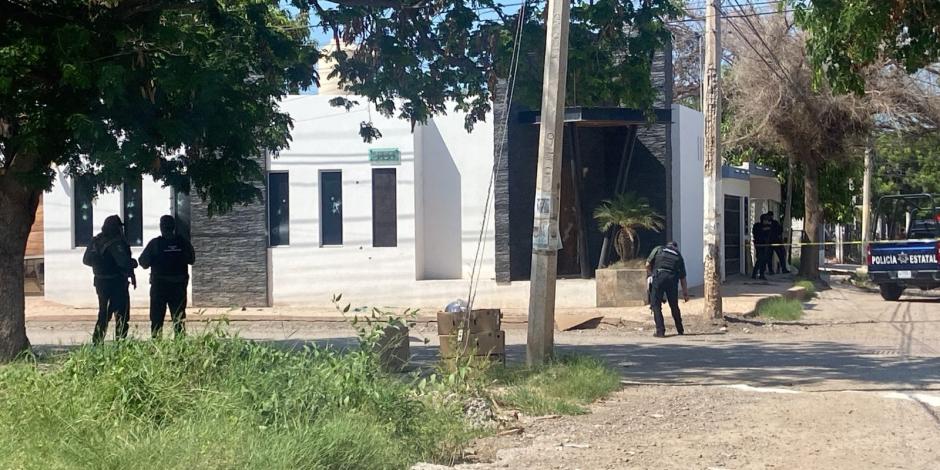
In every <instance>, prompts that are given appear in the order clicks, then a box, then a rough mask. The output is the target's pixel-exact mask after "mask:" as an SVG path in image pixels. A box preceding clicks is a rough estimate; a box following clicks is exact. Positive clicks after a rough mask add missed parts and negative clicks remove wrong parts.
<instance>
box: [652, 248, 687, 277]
mask: <svg viewBox="0 0 940 470" xmlns="http://www.w3.org/2000/svg"><path fill="white" fill-rule="evenodd" d="M680 259H682V258H681V257H680V255H679V252H678V251H676V250H673V249H672V248H663V249H662V250H659V253H657V254H656V258H655V260H654V261H655V263H656V264H654V265H653V266H655V268H656V269H657V270H658V269H665V270H668V271H672V272H678V271H679V260H680Z"/></svg>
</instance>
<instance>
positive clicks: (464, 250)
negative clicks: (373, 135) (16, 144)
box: [45, 95, 780, 309]
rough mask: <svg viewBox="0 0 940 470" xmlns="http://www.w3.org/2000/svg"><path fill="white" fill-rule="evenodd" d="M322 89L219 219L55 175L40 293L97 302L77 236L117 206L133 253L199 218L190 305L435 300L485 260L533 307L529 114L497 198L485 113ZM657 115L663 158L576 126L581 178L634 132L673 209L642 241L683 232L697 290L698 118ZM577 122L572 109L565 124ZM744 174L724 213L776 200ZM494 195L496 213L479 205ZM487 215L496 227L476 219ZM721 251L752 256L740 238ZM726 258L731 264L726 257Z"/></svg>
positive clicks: (145, 189)
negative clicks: (258, 184)
mask: <svg viewBox="0 0 940 470" xmlns="http://www.w3.org/2000/svg"><path fill="white" fill-rule="evenodd" d="M329 98H330V97H329V96H307V95H304V96H291V97H288V98H286V99H285V100H284V101H283V103H282V108H283V109H284V110H285V111H286V112H288V113H289V114H290V115H291V117H292V118H293V120H294V129H293V131H292V142H291V144H290V147H289V148H287V149H285V150H283V151H282V152H281V153H280V155H277V156H276V157H275V158H272V157H270V156H269V157H267V158H266V160H265V161H264V164H265V167H266V169H267V171H268V181H267V182H266V185H265V187H266V192H267V194H268V198H267V201H266V202H264V203H259V204H255V205H253V206H250V207H247V208H236V210H235V211H234V212H233V213H232V214H229V215H226V216H223V217H216V218H212V219H209V218H207V217H206V215H205V210H204V207H203V205H202V204H201V201H197V200H193V201H191V202H190V201H188V198H185V197H181V196H180V197H174V193H173V191H172V190H171V189H169V188H163V187H161V186H160V185H158V184H156V183H153V182H152V181H150V180H149V179H145V181H144V182H143V183H142V184H141V185H140V187H139V188H136V190H135V188H134V187H133V185H129V186H127V187H125V188H123V189H120V190H117V191H115V192H112V193H107V194H103V195H101V196H99V197H98V199H97V200H95V201H93V202H92V203H91V204H89V202H90V201H85V200H83V198H82V196H81V193H82V192H81V185H80V184H76V182H74V181H71V180H69V179H68V178H66V177H65V176H60V177H59V179H58V181H57V184H56V185H55V187H54V188H53V189H52V190H51V192H50V193H48V194H47V195H46V196H45V264H46V270H45V272H46V273H45V275H46V285H45V296H46V298H47V299H49V300H52V301H55V302H60V303H63V304H68V305H74V306H82V307H93V306H95V296H94V292H93V288H92V275H91V270H90V269H89V268H87V267H86V266H84V265H82V263H81V257H82V252H83V250H84V249H83V248H82V246H83V245H84V243H85V241H87V238H88V237H89V236H90V234H91V233H92V231H93V232H95V233H96V232H97V231H98V229H99V228H100V226H101V223H102V221H103V220H104V218H105V217H106V216H108V215H111V214H119V215H121V216H122V218H123V219H124V220H125V222H126V223H127V226H128V233H129V238H130V239H133V240H135V241H137V243H134V244H135V247H134V251H135V254H138V253H139V251H140V249H141V247H140V245H141V244H144V243H146V241H147V240H149V239H150V238H152V237H155V236H157V235H158V232H159V230H158V227H157V223H158V219H159V217H160V216H161V215H164V214H168V213H174V214H178V216H180V217H181V218H182V219H183V220H184V222H188V224H189V225H191V227H192V228H191V236H192V240H193V244H194V246H195V247H196V250H197V263H196V266H195V267H194V268H193V282H192V286H191V290H192V300H193V302H194V304H195V306H196V307H199V306H213V307H218V306H223V307H225V306H233V307H238V306H243V305H245V306H265V305H275V306H290V305H305V306H316V307H327V306H329V304H330V299H331V297H332V295H333V294H339V293H342V294H343V296H344V301H348V302H351V303H352V304H353V305H373V306H379V307H419V308H439V307H440V306H442V305H444V304H445V303H447V302H448V301H451V300H453V299H456V298H466V297H467V296H468V292H469V289H470V278H471V273H472V272H473V269H474V265H475V264H474V262H475V260H476V266H477V268H478V270H479V273H480V274H479V280H478V282H477V284H476V288H477V295H476V305H485V306H489V307H499V308H517V309H524V308H526V306H527V302H528V281H527V272H525V273H522V275H521V276H520V275H518V273H514V272H512V269H515V268H512V269H511V267H512V266H516V265H518V266H522V267H524V266H525V263H526V262H527V259H526V258H528V257H529V256H530V255H529V254H528V253H527V252H525V251H524V249H525V244H526V237H529V238H528V239H529V240H531V218H532V216H531V214H532V206H531V202H528V203H527V202H525V201H524V200H522V199H520V198H521V197H523V196H526V194H527V193H528V192H531V190H530V189H529V188H528V185H529V183H527V182H525V181H523V182H522V183H520V182H519V181H522V180H519V178H522V179H523V180H525V179H526V178H527V176H526V175H527V174H528V173H527V172H529V166H531V161H530V157H528V156H526V155H529V154H531V153H532V152H533V151H534V150H533V149H532V148H529V144H528V143H527V140H526V139H530V138H531V136H532V135H533V129H534V134H537V128H538V125H537V124H533V123H532V122H529V121H525V119H530V118H531V116H530V117H529V118H526V117H525V116H522V117H520V116H521V115H520V114H518V113H516V114H513V113H512V112H511V113H510V118H511V120H514V121H513V122H516V123H517V124H516V127H517V128H518V129H521V130H520V131H519V132H518V134H516V135H517V136H521V137H518V138H516V137H513V134H512V133H510V135H509V137H508V141H509V142H508V149H509V150H504V151H505V154H507V155H509V160H510V161H508V162H505V163H506V168H508V170H507V171H506V173H501V174H499V175H497V177H496V183H497V184H496V186H497V188H496V189H495V191H494V194H493V195H491V196H490V197H489V198H488V197H487V196H488V192H489V190H490V181H491V176H492V173H493V169H494V165H495V164H496V163H497V158H494V155H497V151H496V150H500V149H503V147H504V146H498V145H494V131H493V129H494V127H493V126H494V124H493V123H494V119H493V117H492V115H491V116H487V119H486V122H481V123H479V124H478V125H477V126H476V128H475V129H474V131H473V132H472V133H468V132H467V131H466V130H464V127H463V123H464V119H463V116H462V115H461V114H460V113H451V114H448V115H446V116H439V117H436V118H434V119H433V120H431V121H429V122H428V123H427V124H426V125H420V126H417V127H416V128H415V129H414V132H412V130H411V126H410V124H409V123H408V122H405V121H401V120H397V119H385V118H382V117H381V116H380V115H379V114H378V113H376V112H375V110H374V109H373V110H370V109H369V108H368V107H367V106H365V105H360V106H357V107H354V108H353V109H351V110H350V111H348V112H347V111H346V110H344V109H339V108H334V107H331V106H330V105H329V104H328V101H329ZM362 101H363V102H365V100H362ZM582 111H583V113H582V114H584V115H586V113H588V111H589V110H586V109H585V110H580V108H579V112H582ZM608 111H609V110H608ZM658 113H659V115H660V116H662V118H661V123H660V124H657V126H659V127H660V128H661V130H664V132H660V135H663V134H664V135H665V136H666V142H668V143H667V144H666V145H665V146H660V147H663V148H665V149H666V150H665V152H667V153H666V155H668V156H667V157H665V158H659V157H658V156H657V155H658V154H657V152H661V151H662V150H661V149H660V150H656V148H657V147H656V143H655V142H654V143H648V142H650V141H649V140H648V136H646V135H645V134H643V132H644V131H643V129H642V126H638V125H637V124H636V123H635V122H634V123H632V124H630V125H629V126H626V127H625V126H624V125H623V123H622V122H620V121H617V122H613V121H610V122H608V121H603V122H607V123H608V124H610V126H609V127H605V128H604V130H603V131H596V132H603V135H602V134H597V135H596V136H595V134H590V133H589V132H595V130H596V129H597V126H598V122H600V121H597V120H594V121H591V123H590V125H589V126H585V127H584V129H585V130H584V131H583V132H586V133H585V134H583V136H585V137H587V138H590V139H589V140H591V142H588V143H586V144H585V145H583V148H584V149H585V156H583V158H584V162H585V163H584V166H583V168H582V171H581V172H579V173H581V174H583V175H586V176H585V178H589V177H594V178H596V177H601V176H603V175H600V173H603V169H601V170H599V171H600V173H598V172H595V173H594V174H593V176H591V175H589V173H590V172H589V171H588V170H589V168H590V167H591V165H592V163H591V162H590V161H588V160H590V159H591V158H595V156H596V155H601V154H604V155H607V157H603V156H597V157H596V162H595V163H597V164H598V165H602V164H603V161H604V158H607V159H608V160H610V158H608V157H610V155H615V156H619V155H620V150H619V146H621V145H624V142H628V140H626V139H627V137H628V136H629V135H630V134H629V132H630V131H629V129H631V128H632V129H635V131H634V132H636V133H638V134H639V137H638V142H639V143H637V144H636V145H637V148H638V149H645V150H644V151H643V152H645V153H643V152H641V153H640V154H638V156H637V157H636V159H635V160H633V163H632V164H628V165H627V167H628V170H629V167H630V165H633V166H634V167H635V169H634V174H633V175H631V176H630V177H629V178H628V179H627V182H629V183H630V184H634V182H637V183H636V184H637V185H638V187H640V186H643V185H644V184H646V185H647V186H648V187H649V189H646V190H645V191H647V193H650V194H654V195H656V194H660V195H664V197H661V198H659V199H657V201H658V202H657V203H658V204H667V205H666V206H665V211H664V212H665V213H666V215H667V221H668V230H667V233H665V234H662V235H661V236H660V237H661V239H660V240H655V239H650V240H649V242H648V243H650V244H656V243H661V242H662V241H664V239H665V238H667V237H669V238H673V239H675V240H677V241H678V242H679V244H680V247H681V249H682V251H683V253H684V254H685V257H686V259H687V267H688V270H689V279H690V284H691V285H699V284H701V283H702V237H701V227H702V212H703V211H702V196H703V189H702V175H703V170H702V165H703V162H702V138H701V133H702V117H701V114H700V113H698V112H696V111H693V110H690V109H688V108H684V107H682V106H673V107H672V108H671V110H660V111H658ZM618 116H620V115H618ZM621 117H622V116H621ZM621 117H618V118H617V119H621ZM517 118H518V119H517ZM504 119H505V118H504ZM583 119H586V118H584V116H580V117H577V118H572V124H571V125H572V127H576V126H577V125H578V123H579V122H582V121H579V120H583ZM603 119H606V118H603ZM603 119H602V120H603ZM370 120H371V121H372V122H373V123H374V125H375V126H376V127H377V128H378V129H380V131H381V132H382V135H383V137H382V138H381V139H380V140H378V141H376V142H373V143H365V142H363V141H362V139H361V137H360V136H359V126H360V123H361V122H363V121H370ZM611 123H612V124H611ZM630 126H632V127H630ZM512 127H513V126H510V128H511V129H512ZM654 127H655V126H654ZM654 130H655V129H654ZM573 132H577V131H573ZM605 136H606V137H605ZM603 139H607V140H609V141H610V142H615V141H616V142H620V143H617V144H616V145H614V147H617V148H616V149H614V150H616V153H615V154H614V153H611V152H612V150H611V148H613V147H611V146H608V147H610V148H608V149H607V150H610V151H605V150H604V149H603V148H602V147H604V145H607V144H605V143H603V142H601V141H602V140H603ZM617 139H620V140H617ZM604 142H606V141H604ZM591 145H595V147H597V148H594V147H591ZM514 146H515V150H514ZM590 152H594V153H590ZM604 152H606V154H605V153H604ZM575 153H577V152H575ZM595 154H596V155H595ZM631 154H632V152H631ZM520 155H521V156H520ZM566 155H568V154H567V153H566ZM624 155H626V153H624ZM644 155H645V156H644ZM567 158H568V157H566V159H567ZM644 158H645V159H646V160H644ZM566 161H567V160H566ZM663 161H665V162H667V163H666V164H665V168H668V170H667V171H668V173H665V174H662V175H660V176H657V177H654V176H651V175H653V174H652V173H645V171H647V170H649V169H650V168H652V169H653V170H656V168H659V170H656V171H659V172H660V173H661V172H662V171H663V168H664V166H663V164H662V162H663ZM514 162H515V163H514ZM519 162H522V163H519ZM644 162H646V163H644ZM499 163H500V164H502V163H504V162H502V161H500V162H499ZM520 165H521V166H520ZM526 165H528V166H526ZM644 165H647V166H644ZM649 165H652V166H649ZM519 168H522V170H520V169H519ZM523 170H524V171H523ZM653 170H649V171H653ZM532 171H534V169H533V170H532ZM667 174H668V175H669V177H668V178H666V177H665V175H667ZM60 175H61V173H60ZM520 175H521V176H520ZM749 176H750V178H749V180H741V179H738V178H736V177H734V176H733V175H732V176H731V177H728V176H726V180H725V192H726V199H725V201H726V208H731V207H732V206H734V204H737V206H736V207H738V208H739V211H741V210H743V207H748V206H747V204H748V202H747V199H748V198H750V201H754V200H755V199H757V200H761V201H763V200H770V201H777V202H779V199H780V195H779V185H778V186H777V187H776V189H774V188H772V187H770V186H767V185H765V184H764V183H765V181H763V179H762V178H766V177H765V176H764V175H761V174H755V173H754V172H751V173H750V175H749ZM657 178H664V181H662V180H660V179H657ZM608 179H610V177H609V176H608ZM767 179H768V180H769V178H767ZM585 181H588V180H587V179H585ZM592 181H593V180H592ZM611 181H612V179H611ZM647 183H648V184H647ZM747 183H749V185H748V184H747ZM774 183H775V181H774ZM533 184H534V183H533ZM76 186H78V188H76ZM765 186H766V187H765ZM771 186H772V185H771ZM664 188H669V191H668V192H664V191H663V190H664ZM533 189H534V187H533ZM592 190H593V188H585V189H584V193H583V194H585V195H587V196H591V194H592V193H591V191H592ZM774 191H776V192H774ZM594 196H596V197H598V198H599V197H601V196H603V194H602V193H600V192H598V193H597V194H595V195H594ZM592 197H593V196H592ZM733 198H738V199H733ZM487 200H489V207H486V206H485V204H486V201H487ZM520 201H522V202H520ZM527 204H528V206H527ZM582 204H586V203H585V202H584V201H582ZM751 205H752V206H753V204H751ZM487 209H488V210H489V211H490V212H489V217H488V223H487V225H486V226H485V227H483V226H482V224H483V220H484V210H487ZM586 209H587V210H588V211H590V210H592V208H591V207H586ZM575 212H576V211H575ZM519 214H522V216H520V215H519ZM89 215H90V217H89ZM727 215H729V214H727V213H726V216H727ZM739 215H740V216H739V217H738V221H739V225H740V227H739V229H738V230H737V231H738V233H739V237H740V240H744V239H746V232H747V230H746V226H747V220H750V219H745V218H744V216H743V215H741V214H739ZM526 216H527V217H528V219H526V218H525V217H526ZM564 217H566V216H565V215H563V218H564ZM567 217H569V218H570V216H567ZM582 217H584V216H582ZM187 219H188V220H187ZM569 220H574V219H569ZM726 220H728V219H726ZM572 223H573V222H572ZM578 223H580V224H582V225H580V227H582V229H579V230H581V232H580V233H584V234H586V235H584V238H585V239H586V240H588V241H585V242H584V245H583V246H584V250H583V253H589V254H590V256H591V257H593V259H592V260H591V261H590V263H587V264H588V265H589V266H588V267H590V268H591V269H592V270H591V273H593V268H594V267H596V266H597V263H596V262H595V261H593V260H596V259H597V258H596V257H594V255H595V254H596V253H594V252H592V251H591V250H594V246H595V245H597V243H598V242H599V240H600V239H601V238H602V237H603V235H602V234H600V233H599V232H596V229H593V228H592V227H594V225H595V224H594V223H593V221H592V220H584V219H579V222H578ZM481 229H482V238H481V237H480V235H481ZM526 232H528V235H527V234H526ZM595 232H596V233H595ZM520 233H521V234H522V235H519V234H520ZM727 233H728V231H727V230H726V234H727ZM481 240H482V246H481V252H480V256H479V257H477V256H476V254H477V248H478V246H479V242H480V241H481ZM574 245H577V243H570V244H569V245H568V249H570V250H575V246H574ZM738 245H740V243H739V244H738ZM725 246H726V250H727V249H728V247H732V249H737V250H738V251H739V257H741V256H743V251H744V247H743V246H737V248H734V246H732V245H729V244H727V243H726V245H725ZM520 247H521V248H520ZM529 247H531V245H529ZM595 251H596V250H595ZM577 253H578V255H577V256H575V255H572V256H574V259H575V260H576V261H575V262H577V260H578V259H580V257H583V256H586V255H584V254H581V253H582V250H581V248H578V249H577ZM591 263H593V264H591ZM725 265H726V266H731V264H729V263H728V262H726V263H725ZM738 271H741V270H740V269H739V270H738ZM146 274H147V273H146V271H140V270H139V271H138V277H139V278H140V287H139V288H138V289H137V290H136V291H134V292H133V293H132V302H133V304H134V305H137V306H144V305H146V303H147V300H148V299H147V293H148V289H147V281H146ZM520 277H521V278H520ZM573 277H576V278H566V279H561V280H559V282H558V292H557V304H558V307H559V308H586V307H593V306H594V305H595V290H594V280H593V279H592V277H593V276H592V275H588V276H581V275H577V276H573ZM497 281H499V282H497Z"/></svg>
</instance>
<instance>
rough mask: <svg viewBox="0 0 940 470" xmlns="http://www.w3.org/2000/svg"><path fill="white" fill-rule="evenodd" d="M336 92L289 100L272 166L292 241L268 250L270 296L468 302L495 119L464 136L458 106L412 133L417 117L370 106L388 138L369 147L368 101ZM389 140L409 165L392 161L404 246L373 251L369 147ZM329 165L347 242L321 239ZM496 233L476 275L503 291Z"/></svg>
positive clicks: (289, 300) (287, 300) (284, 300)
mask: <svg viewBox="0 0 940 470" xmlns="http://www.w3.org/2000/svg"><path fill="white" fill-rule="evenodd" d="M328 100H329V97H325V96H292V97H289V98H287V99H286V100H285V101H284V102H283V109H284V110H285V111H287V112H288V113H290V115H291V117H292V118H293V119H294V131H293V133H292V136H293V141H292V142H291V144H290V147H289V148H287V149H285V150H283V151H282V152H281V153H280V155H279V156H278V157H277V158H274V159H272V160H271V161H270V170H271V171H287V172H288V174H289V181H290V245H289V246H278V247H272V248H271V273H272V281H271V284H272V288H273V291H272V298H273V300H274V304H275V305H276V306H277V305H321V306H322V305H328V304H329V300H330V297H331V295H332V294H334V293H343V295H344V297H345V299H347V300H348V301H350V302H352V303H354V304H363V305H366V304H368V305H379V306H381V305H383V304H384V305H386V306H393V307H399V306H416V307H428V306H434V307H440V306H442V305H443V304H444V303H446V302H447V301H449V300H453V299H454V298H457V297H461V298H465V297H466V296H467V290H468V287H469V284H468V282H469V278H470V273H471V270H472V266H473V260H474V255H475V253H476V248H477V241H478V236H479V233H480V226H481V223H482V221H483V208H484V202H485V199H486V194H487V189H488V184H489V178H490V172H491V170H492V166H493V146H492V142H493V125H492V122H491V119H490V120H488V122H485V123H479V124H478V125H477V126H476V128H475V129H474V131H473V133H467V131H466V130H465V129H464V128H463V122H464V120H463V114H461V113H456V112H455V113H451V114H448V115H446V116H439V117H436V118H435V119H434V120H433V121H431V122H429V123H428V124H427V125H425V126H418V127H417V128H416V129H415V132H414V133H412V132H411V128H410V125H409V123H407V122H405V121H401V120H397V119H385V118H382V117H381V116H379V114H378V113H377V112H375V110H372V111H371V119H372V120H373V122H374V124H375V126H376V127H377V128H378V129H379V130H380V131H381V132H382V134H383V137H382V138H381V139H379V140H377V141H375V142H372V143H365V142H363V141H362V139H361V137H360V136H359V133H358V130H359V123H360V122H362V121H366V120H369V119H370V112H369V109H368V108H367V107H366V106H364V105H363V106H358V107H355V108H353V109H351V110H350V111H349V112H346V111H344V110H342V109H337V108H333V107H331V106H329V103H328ZM361 101H363V102H364V101H365V100H361ZM388 147H394V148H398V149H399V150H400V151H401V164H400V165H399V166H396V167H394V168H396V169H397V175H396V176H397V184H398V188H397V191H398V192H397V209H398V246H397V247H394V248H373V247H372V193H371V191H372V186H371V172H372V169H373V168H374V167H373V166H372V165H371V164H370V162H369V158H368V157H369V149H370V148H388ZM323 170H341V171H342V172H343V205H344V208H343V230H344V234H343V236H344V245H343V246H341V247H336V246H331V247H321V246H320V239H319V237H320V226H319V204H320V202H319V195H320V194H319V173H320V172H321V171H323ZM492 204H493V202H492V200H491V201H490V208H491V210H492ZM493 236H494V231H493V223H492V219H490V223H489V224H488V227H487V230H486V231H485V238H486V246H485V251H484V253H483V256H482V259H481V264H480V269H481V276H480V279H481V284H482V283H490V284H492V286H489V287H492V288H495V287H496V286H495V281H494V280H493V279H494V278H495V264H494V250H493ZM489 287H487V288H486V289H484V288H483V287H482V286H481V290H480V294H479V296H478V301H483V302H486V301H487V300H486V299H484V297H485V296H487V295H490V294H484V291H486V292H490V291H489V290H488V289H489ZM517 290H519V286H516V288H515V289H512V290H510V289H506V290H505V292H510V291H512V292H515V291H517ZM498 295H501V294H497V296H498ZM510 297H518V296H514V295H510ZM592 298H593V297H592ZM515 300H518V301H519V302H523V303H524V299H515ZM494 301H495V300H494Z"/></svg>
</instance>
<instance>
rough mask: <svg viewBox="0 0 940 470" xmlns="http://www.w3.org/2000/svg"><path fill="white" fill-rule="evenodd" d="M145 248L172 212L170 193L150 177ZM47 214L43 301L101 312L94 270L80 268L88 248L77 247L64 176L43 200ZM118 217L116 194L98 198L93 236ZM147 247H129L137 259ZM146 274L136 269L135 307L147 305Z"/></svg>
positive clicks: (69, 186) (146, 179)
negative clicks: (96, 292)
mask: <svg viewBox="0 0 940 470" xmlns="http://www.w3.org/2000/svg"><path fill="white" fill-rule="evenodd" d="M142 188H143V217H144V219H143V220H144V226H143V227H144V244H146V243H147V241H149V240H150V239H151V238H154V237H156V236H159V235H160V227H159V222H160V216H162V215H166V214H169V213H170V190H169V189H168V188H163V187H161V185H160V184H158V183H154V182H153V180H152V179H150V178H149V177H146V176H145V177H144V181H143V185H142ZM43 205H44V210H45V218H44V230H45V265H46V267H45V297H46V299H47V300H51V301H54V302H59V303H63V304H66V305H70V306H74V307H89V308H91V307H97V297H96V296H95V288H94V286H93V285H92V281H93V278H94V276H93V275H92V271H91V268H89V267H88V266H85V265H84V264H82V255H83V254H84V253H85V248H84V247H75V246H74V237H73V226H72V212H73V211H72V181H71V180H70V179H69V178H68V177H66V176H64V175H63V174H62V173H61V172H60V173H59V175H58V176H57V177H56V180H55V184H54V186H53V188H52V190H51V191H49V192H48V193H46V194H45V196H44V197H43ZM115 214H117V215H120V216H121V218H122V219H124V214H123V213H122V210H121V192H120V190H114V191H112V192H107V193H103V194H100V195H99V196H98V199H97V200H95V203H94V224H93V226H94V233H95V234H97V233H98V232H99V231H100V230H101V225H102V224H103V223H104V219H105V218H106V217H108V216H109V215H115ZM142 249H143V247H131V250H132V251H133V253H134V257H135V258H137V257H138V256H139V255H140V252H141V250H142ZM148 274H149V272H148V271H144V270H142V269H138V270H137V285H138V287H137V290H133V289H131V305H133V306H135V307H144V306H147V305H148V302H149V298H150V297H149V292H150V290H149V284H148Z"/></svg>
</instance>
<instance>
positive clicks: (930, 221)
mask: <svg viewBox="0 0 940 470" xmlns="http://www.w3.org/2000/svg"><path fill="white" fill-rule="evenodd" d="M938 212H940V210H938V207H937V204H936V202H935V201H934V198H933V196H932V195H930V194H905V195H898V196H885V197H883V198H881V200H879V202H878V205H877V206H876V213H875V214H874V218H873V220H874V221H875V223H876V226H875V234H874V237H873V240H874V241H873V242H872V243H871V244H870V245H869V247H868V277H869V279H871V281H872V282H874V283H875V284H878V290H879V291H881V297H882V298H884V299H885V300H891V301H895V300H898V299H899V298H901V294H902V293H904V290H905V289H908V288H915V287H916V288H919V289H921V290H928V289H936V288H938V287H940V263H938V260H940V215H938Z"/></svg>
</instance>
